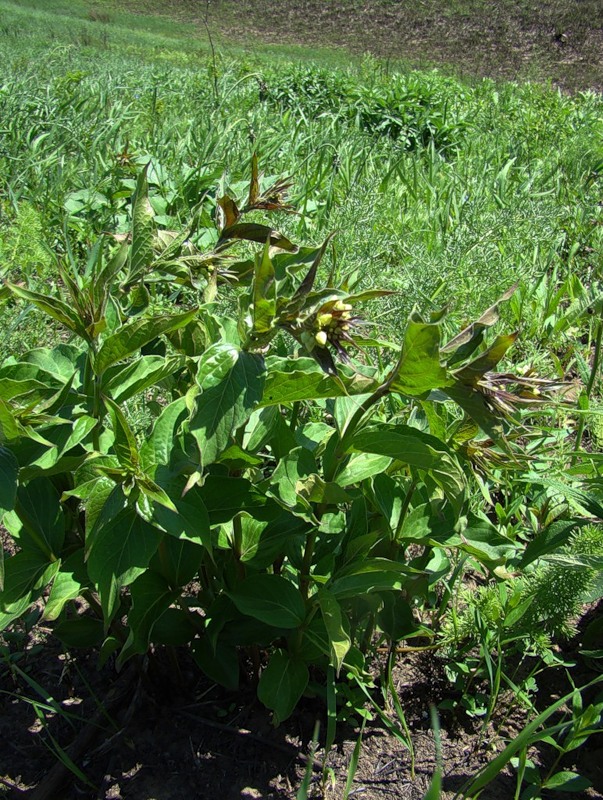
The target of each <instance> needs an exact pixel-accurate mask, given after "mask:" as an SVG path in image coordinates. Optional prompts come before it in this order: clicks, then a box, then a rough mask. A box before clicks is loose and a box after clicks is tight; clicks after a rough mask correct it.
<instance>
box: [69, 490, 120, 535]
mask: <svg viewBox="0 0 603 800" xmlns="http://www.w3.org/2000/svg"><path fill="white" fill-rule="evenodd" d="M91 484H92V485H91V486H90V487H88V485H86V494H85V496H84V498H83V499H84V500H85V504H86V542H88V536H89V535H90V534H91V533H92V530H93V529H94V526H95V524H96V520H97V519H98V517H99V515H100V514H101V512H102V511H103V510H104V509H105V513H106V511H107V510H108V509H109V508H110V509H111V512H110V513H115V514H118V513H119V512H120V511H121V509H122V508H123V506H124V503H125V498H124V496H123V493H122V492H121V488H120V487H116V486H115V483H114V482H113V481H112V480H111V479H110V478H107V477H105V476H104V475H100V476H98V477H97V478H95V479H94V480H93V481H92V482H91ZM76 496H79V495H76ZM110 498H111V499H110Z"/></svg>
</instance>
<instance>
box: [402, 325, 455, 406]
mask: <svg viewBox="0 0 603 800" xmlns="http://www.w3.org/2000/svg"><path fill="white" fill-rule="evenodd" d="M448 383H450V379H449V378H448V376H447V374H446V370H445V368H444V367H443V366H442V365H441V364H440V326H439V325H438V324H433V323H427V322H419V321H417V320H415V319H413V318H412V317H411V319H410V320H409V322H408V325H407V328H406V332H405V335H404V343H403V345H402V353H401V354H400V359H399V361H398V364H397V366H396V376H395V378H394V380H393V382H392V383H391V386H390V388H391V391H394V392H401V393H402V394H405V395H408V396H410V397H426V396H427V395H428V394H429V392H431V391H432V390H433V389H440V388H442V387H443V386H447V385H448Z"/></svg>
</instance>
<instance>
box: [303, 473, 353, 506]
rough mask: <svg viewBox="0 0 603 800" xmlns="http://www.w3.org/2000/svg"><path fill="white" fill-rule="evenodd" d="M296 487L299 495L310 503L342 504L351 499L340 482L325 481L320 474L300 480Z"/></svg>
mask: <svg viewBox="0 0 603 800" xmlns="http://www.w3.org/2000/svg"><path fill="white" fill-rule="evenodd" d="M295 489H296V492H297V494H298V496H299V497H303V498H304V500H307V501H308V502H309V503H324V504H325V505H340V504H342V503H349V502H350V500H351V497H350V495H349V494H348V493H347V492H346V491H344V489H343V488H342V487H341V486H340V485H339V484H338V483H331V482H329V483H325V481H323V479H322V478H321V477H320V475H316V474H313V475H308V477H307V478H302V479H300V480H298V481H297V483H296V486H295Z"/></svg>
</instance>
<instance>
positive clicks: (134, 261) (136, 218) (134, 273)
mask: <svg viewBox="0 0 603 800" xmlns="http://www.w3.org/2000/svg"><path fill="white" fill-rule="evenodd" d="M150 163H151V162H149V164H150ZM149 164H147V165H146V166H145V168H144V169H143V171H142V172H141V173H140V175H139V176H138V180H137V181H136V194H135V196H134V203H133V208H132V247H131V250H130V264H129V275H128V281H135V280H136V279H137V278H138V277H139V276H140V275H144V273H145V272H146V271H147V269H148V267H149V266H150V264H151V262H152V260H153V218H154V216H155V213H154V211H153V208H152V206H151V204H150V202H149V196H148V195H149V186H148V182H147V170H148V168H149Z"/></svg>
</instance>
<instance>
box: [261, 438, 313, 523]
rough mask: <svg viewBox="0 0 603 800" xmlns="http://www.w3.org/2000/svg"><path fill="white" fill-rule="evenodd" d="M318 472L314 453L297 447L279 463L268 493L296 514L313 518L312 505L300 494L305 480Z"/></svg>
mask: <svg viewBox="0 0 603 800" xmlns="http://www.w3.org/2000/svg"><path fill="white" fill-rule="evenodd" d="M317 471H318V467H317V464H316V461H315V459H314V456H313V455H312V453H311V452H310V451H309V450H306V449H305V448H304V447H296V448H294V449H293V450H291V452H290V453H289V454H288V455H286V456H285V457H284V458H282V459H281V460H280V461H279V463H278V466H277V468H276V469H275V470H274V472H273V473H272V477H271V480H270V486H269V488H268V490H267V492H268V494H270V495H271V496H272V497H274V498H275V500H278V501H279V502H280V503H282V504H283V505H284V506H285V508H288V509H290V510H291V511H293V512H294V513H296V514H301V515H306V516H308V515H309V516H311V515H312V508H311V506H310V503H309V501H308V500H306V498H305V497H304V496H303V495H301V494H300V492H299V488H300V485H301V483H300V482H301V481H302V480H303V479H304V478H308V477H309V476H310V475H312V474H315V473H316V472H317Z"/></svg>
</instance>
